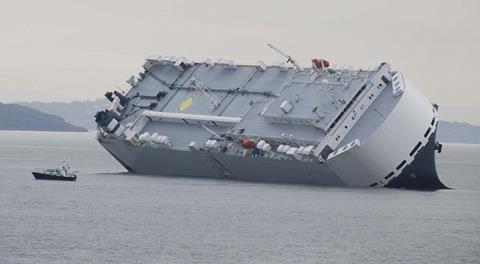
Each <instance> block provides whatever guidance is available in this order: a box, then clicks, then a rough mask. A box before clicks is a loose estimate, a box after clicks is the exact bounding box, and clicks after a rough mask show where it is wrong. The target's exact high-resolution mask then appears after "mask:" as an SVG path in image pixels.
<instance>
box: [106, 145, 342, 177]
mask: <svg viewBox="0 0 480 264" xmlns="http://www.w3.org/2000/svg"><path fill="white" fill-rule="evenodd" d="M100 143H101V144H102V146H103V147H105V148H106V149H107V151H108V152H109V153H111V154H112V155H113V156H114V157H115V158H116V159H117V160H121V161H122V165H123V166H124V167H126V168H127V170H129V171H131V172H135V173H139V174H152V175H164V176H182V177H200V178H218V179H235V180H244V181H257V182H279V183H301V184H318V185H329V186H347V184H346V183H345V182H343V180H342V179H341V178H339V177H338V176H337V175H336V174H335V173H334V172H333V171H332V170H331V169H330V168H329V167H328V166H326V165H325V164H322V163H305V162H300V161H295V160H274V159H270V158H265V157H257V158H253V157H243V156H232V155H224V154H220V153H210V152H207V151H204V150H200V151H182V150H172V149H167V148H151V147H140V146H135V145H132V144H131V143H129V142H125V141H123V140H119V139H116V138H107V139H104V141H101V142H100Z"/></svg>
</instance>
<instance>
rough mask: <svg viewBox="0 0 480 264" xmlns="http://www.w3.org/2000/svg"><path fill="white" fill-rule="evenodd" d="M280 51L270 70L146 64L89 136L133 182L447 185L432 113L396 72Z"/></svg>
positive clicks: (215, 63)
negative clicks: (302, 62) (304, 59)
mask: <svg viewBox="0 0 480 264" xmlns="http://www.w3.org/2000/svg"><path fill="white" fill-rule="evenodd" d="M272 48H274V47H273V46H272ZM274 49H275V50H277V49H276V48H274ZM277 51H278V50H277ZM279 52H280V53H281V51H279ZM281 54H282V55H284V56H285V57H286V58H287V61H286V62H282V63H278V64H275V65H266V64H265V63H263V62H259V63H258V64H256V65H237V64H235V63H234V61H233V60H227V59H219V60H210V59H207V60H204V61H192V60H190V59H187V58H185V57H174V56H150V57H148V58H147V59H146V61H145V64H144V65H143V69H144V71H143V72H140V73H139V75H138V77H134V76H132V77H131V78H130V79H129V80H128V81H127V82H128V83H129V84H130V85H131V88H130V89H129V91H128V92H126V93H120V92H117V91H115V92H113V93H112V92H107V93H106V97H107V98H108V99H109V100H110V101H111V102H112V105H111V106H110V107H109V109H106V110H103V111H100V112H98V113H97V114H96V116H95V121H96V122H97V124H98V133H97V139H98V141H99V142H100V144H101V145H102V146H103V147H104V148H105V149H106V150H107V151H108V152H109V153H110V154H111V155H112V156H113V157H115V159H116V160H118V161H119V162H120V163H121V164H122V165H123V166H124V167H125V168H126V169H127V170H128V171H130V172H134V173H140V174H157V175H169V176H187V177H210V178H226V179H237V180H245V181H261V182H284V183H306V184H320V185H329V186H351V187H396V188H412V189H441V188H446V187H445V186H444V185H443V184H442V183H441V181H440V180H439V179H438V176H437V172H436V168H435V152H440V151H441V144H439V143H438V142H437V141H436V138H435V135H436V131H437V124H438V113H437V110H438V106H437V105H436V104H433V105H432V103H430V101H429V100H428V99H427V98H426V97H425V96H423V95H422V94H421V93H420V92H419V91H418V90H417V89H416V88H415V86H414V85H413V84H412V83H410V82H409V81H408V80H407V79H406V78H405V76H404V75H403V74H402V73H401V72H399V71H396V70H394V69H393V68H392V67H391V66H390V65H389V64H388V63H380V64H379V65H378V66H374V67H370V68H368V69H354V68H353V67H352V66H335V65H331V66H330V63H329V62H328V61H326V60H323V59H313V60H312V65H311V67H305V68H304V67H301V66H299V65H298V64H297V63H296V61H295V60H293V59H292V58H291V57H290V56H288V55H285V54H284V53H281Z"/></svg>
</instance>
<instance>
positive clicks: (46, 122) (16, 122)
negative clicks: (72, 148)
mask: <svg viewBox="0 0 480 264" xmlns="http://www.w3.org/2000/svg"><path fill="white" fill-rule="evenodd" d="M0 130H16V131H62V132H87V131H88V130H87V129H86V128H84V127H80V126H76V125H73V124H70V123H68V122H66V121H65V120H64V119H63V118H61V117H59V116H56V115H53V114H48V113H44V112H41V111H38V110H36V109H33V108H30V107H26V106H22V105H17V104H3V103H0Z"/></svg>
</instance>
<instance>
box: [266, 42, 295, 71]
mask: <svg viewBox="0 0 480 264" xmlns="http://www.w3.org/2000/svg"><path fill="white" fill-rule="evenodd" d="M267 46H268V47H269V48H271V49H273V50H274V51H276V52H277V53H278V54H280V55H281V56H282V57H284V58H286V59H287V63H288V62H289V63H291V64H293V66H295V69H297V70H301V69H302V68H301V67H300V66H299V65H298V64H297V62H296V61H295V59H294V58H292V56H290V55H288V54H286V53H284V52H283V51H281V50H279V49H278V48H276V47H275V46H273V45H272V44H270V43H267Z"/></svg>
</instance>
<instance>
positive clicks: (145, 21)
mask: <svg viewBox="0 0 480 264" xmlns="http://www.w3.org/2000/svg"><path fill="white" fill-rule="evenodd" d="M0 4H1V5H0V6H1V9H0V33H1V34H0V89H1V91H2V93H1V94H0V101H2V102H12V101H20V100H21V101H29V100H41V101H52V100H55V101H71V100H77V99H78V100H83V99H95V98H99V97H101V96H103V94H104V92H105V91H106V90H109V89H112V88H114V87H115V85H119V86H120V87H126V84H125V80H126V79H127V78H128V77H129V76H130V75H132V74H134V73H137V72H138V71H139V70H140V65H141V64H142V63H143V59H144V58H145V56H146V55H149V54H164V55H165V54H166V55H177V56H186V57H189V58H193V59H201V58H205V57H211V58H220V57H225V58H231V59H234V60H235V61H236V62H237V63H256V62H257V61H258V60H264V61H266V62H273V61H278V60H280V57H278V55H277V54H275V53H273V52H272V51H271V50H269V49H268V48H267V47H266V46H265V43H267V42H271V43H273V44H275V45H276V46H278V47H280V48H281V49H283V50H285V51H287V52H288V53H290V54H291V55H292V56H294V57H295V58H296V59H297V60H299V61H300V62H302V63H303V64H305V65H308V62H309V59H310V58H313V57H321V58H326V59H328V60H330V61H331V62H332V63H334V64H351V65H354V66H355V67H364V66H368V65H375V64H378V63H379V62H382V61H387V62H389V63H390V64H391V65H392V66H393V67H394V69H397V70H400V71H402V72H404V74H406V76H407V78H409V79H410V80H411V81H412V82H413V83H415V84H416V86H417V87H418V88H419V89H420V90H421V91H422V92H423V93H424V94H426V95H427V96H428V97H429V98H430V99H431V100H432V101H433V102H436V103H438V104H439V105H440V107H441V108H440V109H441V110H442V109H443V113H442V112H440V113H441V115H442V114H443V115H444V117H449V116H451V115H454V116H455V118H457V119H459V120H461V121H470V122H473V123H480V113H479V112H478V110H479V109H480V107H479V103H480V85H479V83H480V81H479V80H478V78H479V76H480V67H479V65H480V1H476V0H473V1H460V0H456V1H438V0H437V1H419V0H416V1H405V0H401V1H400V0H397V1H386V0H378V1H367V0H363V1H355V0H352V1H332V0H328V1H318V0H316V1H280V0H276V1H275V0H273V1H260V0H256V1H247V0H241V1H227V0H221V1H198V0H197V1H180V0H174V1H160V0H157V1H118V0H116V1H113V0H111V1H110V0H108V1H101V0H96V1H86V0H82V1H67V0H63V1H50V0H41V1H38V0H32V1H21V0H16V1H4V0H0ZM461 109H463V110H461ZM475 110H477V111H475ZM472 111H475V113H472ZM468 115H470V116H468Z"/></svg>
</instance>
